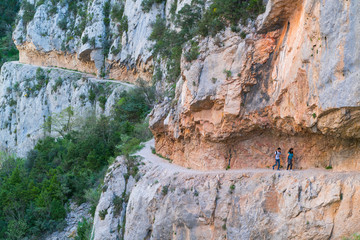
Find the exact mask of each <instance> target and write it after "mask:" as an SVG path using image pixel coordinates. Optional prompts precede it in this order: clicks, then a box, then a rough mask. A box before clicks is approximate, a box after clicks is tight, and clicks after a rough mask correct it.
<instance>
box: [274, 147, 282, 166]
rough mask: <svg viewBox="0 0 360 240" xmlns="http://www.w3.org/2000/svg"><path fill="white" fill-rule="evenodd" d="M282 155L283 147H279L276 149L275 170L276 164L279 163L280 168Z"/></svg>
mask: <svg viewBox="0 0 360 240" xmlns="http://www.w3.org/2000/svg"><path fill="white" fill-rule="evenodd" d="M280 155H281V148H278V149H277V150H276V151H275V164H274V166H273V170H274V168H275V167H276V165H278V169H277V170H280Z"/></svg>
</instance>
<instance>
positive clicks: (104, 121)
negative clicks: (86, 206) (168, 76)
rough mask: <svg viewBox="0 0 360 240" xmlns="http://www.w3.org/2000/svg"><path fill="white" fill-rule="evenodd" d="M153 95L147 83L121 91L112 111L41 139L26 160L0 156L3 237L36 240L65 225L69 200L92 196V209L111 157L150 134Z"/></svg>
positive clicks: (0, 229)
mask: <svg viewBox="0 0 360 240" xmlns="http://www.w3.org/2000/svg"><path fill="white" fill-rule="evenodd" d="M152 96H154V94H152V90H151V88H148V87H143V88H142V87H140V88H135V89H133V90H130V91H128V92H123V93H122V94H121V96H120V99H119V101H118V103H117V105H116V106H115V109H114V111H113V114H112V115H111V116H109V117H105V116H102V117H100V118H96V117H94V116H93V117H89V118H87V119H85V120H84V121H83V122H84V123H85V124H83V125H77V126H73V127H72V128H66V130H64V131H63V132H62V134H63V137H58V138H54V137H46V138H44V139H42V140H40V141H39V142H38V143H37V144H36V146H35V148H34V150H31V151H30V152H29V153H28V156H27V158H26V159H20V158H16V157H15V156H12V155H8V154H3V155H0V157H1V160H0V162H2V164H1V166H2V167H1V169H0V239H7V238H9V239H22V238H23V237H25V236H26V237H30V238H34V239H36V238H38V237H39V236H41V235H43V234H44V232H46V231H54V230H59V229H61V228H62V227H64V218H65V216H66V209H67V204H68V200H69V199H73V200H75V201H76V202H78V203H82V202H85V201H87V200H89V199H91V204H93V210H94V209H95V208H94V206H96V204H97V203H96V202H97V199H98V193H99V191H98V189H99V188H100V185H101V181H102V180H101V179H102V178H103V176H104V174H105V172H106V169H107V167H108V162H109V159H110V158H111V157H115V156H117V155H118V154H130V153H132V152H134V151H135V150H136V149H138V145H139V143H140V142H141V141H145V140H148V139H149V137H151V133H149V130H148V128H146V123H145V121H144V119H145V117H146V116H147V114H148V113H149V112H150V110H151V107H152V101H153V97H152ZM48 127H49V126H46V131H48V130H49V128H48ZM83 225H84V226H85V225H87V223H85V222H84V224H83ZM84 229H85V227H84ZM84 229H83V231H82V233H81V234H82V235H86V234H87V233H85V232H84V231H85V230H84ZM79 237H80V238H79V239H83V238H82V236H79Z"/></svg>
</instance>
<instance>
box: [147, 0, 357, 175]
mask: <svg viewBox="0 0 360 240" xmlns="http://www.w3.org/2000/svg"><path fill="white" fill-rule="evenodd" d="M359 4H360V3H359V2H358V1H355V0H349V1H318V0H305V1H288V0H270V1H268V3H267V9H266V12H265V13H264V14H263V15H261V16H259V17H258V19H257V21H256V24H255V25H251V24H250V25H249V26H248V27H247V28H243V29H242V30H243V31H245V32H246V33H247V36H246V38H245V39H242V38H241V37H240V34H238V33H233V32H231V31H230V30H227V31H225V32H223V33H220V34H218V35H217V36H216V37H215V38H213V39H212V38H206V39H203V40H202V41H201V42H200V56H199V58H198V59H197V60H195V61H193V62H191V63H188V62H186V61H185V59H183V60H182V68H181V69H182V73H181V79H180V80H179V81H178V83H177V88H176V89H177V91H176V97H175V99H174V100H172V101H169V102H167V103H162V105H159V106H158V107H157V108H155V110H154V111H153V113H152V119H151V125H152V130H153V133H154V135H155V139H156V150H157V152H159V153H161V154H162V155H163V156H166V157H168V158H171V159H173V160H174V162H175V163H177V164H181V165H183V166H186V167H191V168H196V169H224V168H225V167H227V166H228V165H230V166H231V167H232V168H243V167H265V166H270V165H271V164H272V162H273V153H274V151H275V149H276V148H277V147H282V149H283V151H284V152H285V153H286V152H287V150H288V149H289V148H290V147H293V148H295V156H296V158H297V164H298V166H299V167H303V168H308V167H319V166H321V167H325V166H328V165H331V166H333V167H334V168H336V169H359V166H360V165H359V164H358V163H359V160H360V153H359V151H358V145H359V130H360V129H359V124H358V122H359V116H360V115H359V102H360V96H359V90H360V89H359V86H360V85H359V81H358V77H357V76H358V75H359V70H360V64H359V61H358V58H359V57H358V55H357V54H354V53H355V52H356V51H357V50H356V49H358V46H357V44H356V43H357V42H358V39H359V37H360V35H359V32H360V31H359V27H358V25H359V24H358V22H359V18H360V16H359V14H356V9H359V7H360V6H359ZM166 105H167V106H166ZM167 109H169V111H165V110H167Z"/></svg>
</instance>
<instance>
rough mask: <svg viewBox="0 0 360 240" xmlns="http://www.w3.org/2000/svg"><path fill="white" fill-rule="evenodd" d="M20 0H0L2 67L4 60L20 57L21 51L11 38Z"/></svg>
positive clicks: (0, 60)
mask: <svg viewBox="0 0 360 240" xmlns="http://www.w3.org/2000/svg"><path fill="white" fill-rule="evenodd" d="M19 8H20V1H17V0H0V67H1V66H2V65H3V63H4V62H7V61H14V60H17V59H18V58H19V52H18V50H17V49H16V47H15V44H14V42H13V41H12V38H11V33H12V29H13V26H14V22H15V18H16V14H17V12H18V11H19Z"/></svg>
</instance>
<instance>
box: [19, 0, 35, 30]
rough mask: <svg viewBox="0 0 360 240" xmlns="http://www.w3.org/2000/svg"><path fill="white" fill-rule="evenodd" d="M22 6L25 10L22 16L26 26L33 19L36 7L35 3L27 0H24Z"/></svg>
mask: <svg viewBox="0 0 360 240" xmlns="http://www.w3.org/2000/svg"><path fill="white" fill-rule="evenodd" d="M21 8H22V10H23V11H24V12H23V16H22V19H23V23H24V26H27V24H28V23H29V22H30V21H31V20H33V18H34V15H35V11H36V9H35V6H34V4H31V3H29V2H28V1H27V0H24V1H22V3H21Z"/></svg>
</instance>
